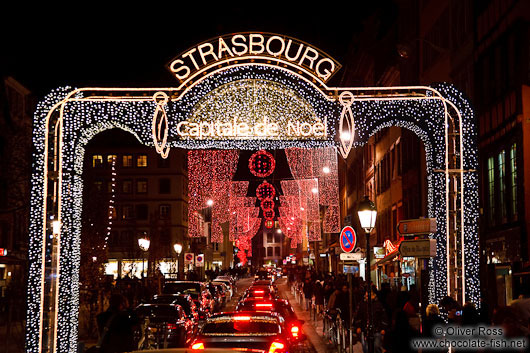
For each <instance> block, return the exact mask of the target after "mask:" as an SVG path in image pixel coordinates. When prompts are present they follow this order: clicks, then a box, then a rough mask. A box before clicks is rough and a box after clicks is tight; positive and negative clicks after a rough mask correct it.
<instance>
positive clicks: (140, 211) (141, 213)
mask: <svg viewBox="0 0 530 353" xmlns="http://www.w3.org/2000/svg"><path fill="white" fill-rule="evenodd" d="M148 213H149V208H148V207H147V205H146V204H140V205H136V219H139V220H146V219H147V216H148Z"/></svg>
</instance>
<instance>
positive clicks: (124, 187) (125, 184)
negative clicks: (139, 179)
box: [121, 180, 132, 194]
mask: <svg viewBox="0 0 530 353" xmlns="http://www.w3.org/2000/svg"><path fill="white" fill-rule="evenodd" d="M121 192H122V193H124V194H130V193H131V192H132V180H123V181H122V182H121Z"/></svg>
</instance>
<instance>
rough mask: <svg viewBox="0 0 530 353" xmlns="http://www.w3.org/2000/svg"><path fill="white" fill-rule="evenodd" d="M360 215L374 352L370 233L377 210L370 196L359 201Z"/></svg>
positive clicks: (370, 348)
mask: <svg viewBox="0 0 530 353" xmlns="http://www.w3.org/2000/svg"><path fill="white" fill-rule="evenodd" d="M357 214H358V215H359V222H360V223H361V228H363V229H364V232H365V234H366V265H365V266H366V267H365V277H366V282H367V284H368V288H367V295H368V298H367V313H368V315H367V320H366V335H367V338H368V352H369V353H373V352H374V333H373V314H372V281H371V277H370V233H371V232H372V230H373V229H374V228H375V219H376V217H377V210H376V208H375V205H374V203H373V202H372V201H370V199H369V198H368V196H365V197H364V199H363V200H362V201H361V202H360V203H359V208H358V210H357Z"/></svg>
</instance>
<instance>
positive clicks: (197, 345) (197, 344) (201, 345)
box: [191, 342, 204, 349]
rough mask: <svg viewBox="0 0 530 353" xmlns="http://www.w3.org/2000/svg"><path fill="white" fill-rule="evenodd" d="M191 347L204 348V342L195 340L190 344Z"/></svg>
mask: <svg viewBox="0 0 530 353" xmlns="http://www.w3.org/2000/svg"><path fill="white" fill-rule="evenodd" d="M191 349H204V343H202V342H195V343H194V344H192V345H191Z"/></svg>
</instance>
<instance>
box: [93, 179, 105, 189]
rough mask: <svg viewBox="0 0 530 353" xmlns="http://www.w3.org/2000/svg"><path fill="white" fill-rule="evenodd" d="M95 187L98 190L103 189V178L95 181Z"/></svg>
mask: <svg viewBox="0 0 530 353" xmlns="http://www.w3.org/2000/svg"><path fill="white" fill-rule="evenodd" d="M94 189H96V191H101V190H102V189H103V182H102V181H101V180H98V181H95V182H94Z"/></svg>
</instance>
